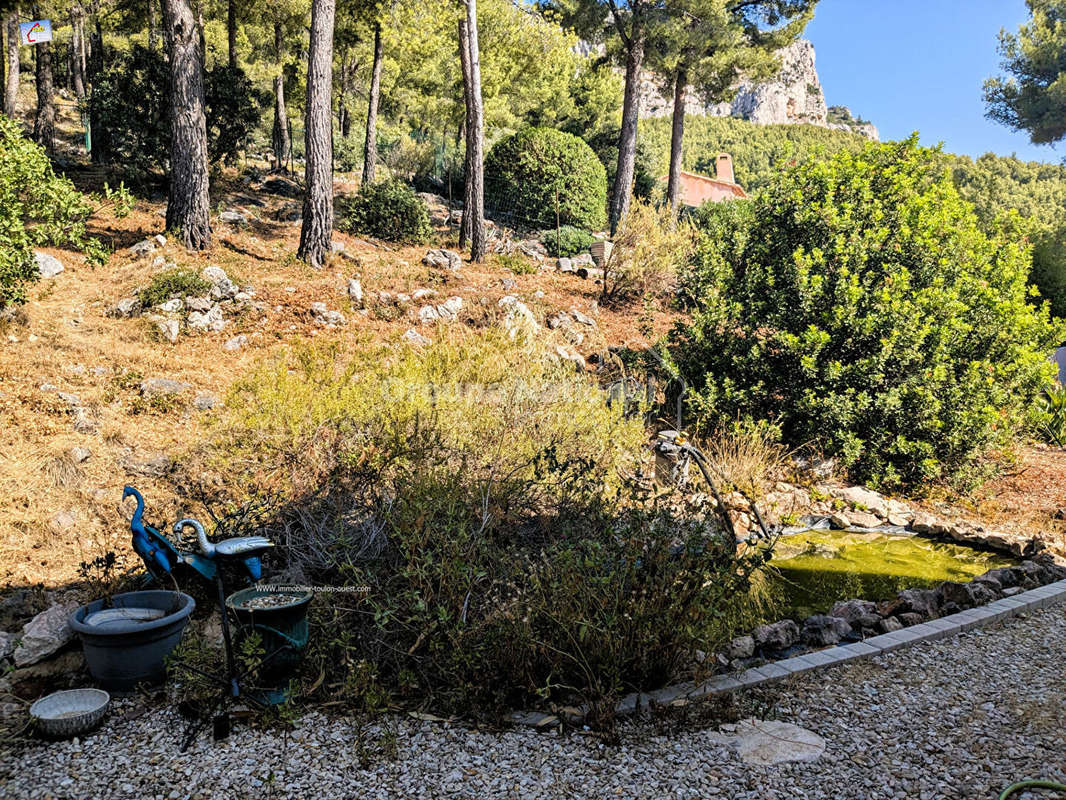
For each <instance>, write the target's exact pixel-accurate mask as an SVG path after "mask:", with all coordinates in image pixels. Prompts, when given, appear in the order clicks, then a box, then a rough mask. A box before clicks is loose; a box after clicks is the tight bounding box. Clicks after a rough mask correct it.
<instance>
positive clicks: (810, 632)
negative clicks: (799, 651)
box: [803, 614, 851, 647]
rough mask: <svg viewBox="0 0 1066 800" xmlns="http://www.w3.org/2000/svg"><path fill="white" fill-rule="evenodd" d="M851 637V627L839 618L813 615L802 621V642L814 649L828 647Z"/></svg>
mask: <svg viewBox="0 0 1066 800" xmlns="http://www.w3.org/2000/svg"><path fill="white" fill-rule="evenodd" d="M850 635H851V625H849V624H848V623H847V621H846V620H843V619H841V618H840V617H830V616H828V615H826V614H815V615H814V616H812V617H808V618H807V619H805V620H804V621H803V641H804V642H806V643H807V644H809V645H813V646H815V647H828V646H829V645H834V644H837V643H838V642H839V641H840V640H841V639H843V638H844V637H846V636H850Z"/></svg>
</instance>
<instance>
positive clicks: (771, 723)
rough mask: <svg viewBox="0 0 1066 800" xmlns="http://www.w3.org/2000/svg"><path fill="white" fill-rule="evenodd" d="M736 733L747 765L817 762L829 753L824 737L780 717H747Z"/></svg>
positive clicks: (766, 765) (738, 749)
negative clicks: (767, 718)
mask: <svg viewBox="0 0 1066 800" xmlns="http://www.w3.org/2000/svg"><path fill="white" fill-rule="evenodd" d="M736 736H737V738H736V742H735V747H736V749H737V754H738V755H739V756H740V758H741V760H742V761H743V762H744V763H745V764H752V765H755V766H761V767H768V766H771V765H773V764H781V763H783V762H786V761H814V760H815V759H817V758H818V757H820V756H821V755H822V754H823V753H824V752H825V739H823V738H822V737H821V736H819V735H818V734H816V733H814V732H813V731H809V730H807V729H806V728H801V727H799V726H798V725H793V724H791V723H788V722H780V721H778V720H760V719H746V720H743V721H742V722H740V723H738V724H737V728H736Z"/></svg>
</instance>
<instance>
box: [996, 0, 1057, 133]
mask: <svg viewBox="0 0 1066 800" xmlns="http://www.w3.org/2000/svg"><path fill="white" fill-rule="evenodd" d="M1026 5H1027V6H1029V15H1030V20H1029V22H1028V24H1026V25H1022V26H1021V27H1020V28H1019V29H1018V33H1017V34H1014V33H1010V32H1009V31H1007V30H1002V31H1000V34H999V54H1000V55H1001V56H1003V69H1005V70H1006V71H1007V73H1008V76H1009V77H1006V78H999V77H997V78H989V79H988V80H987V81H985V87H984V96H985V103H986V104H987V106H988V111H987V116H988V117H989V119H993V120H995V121H996V122H1001V123H1003V124H1004V125H1008V126H1010V127H1011V128H1013V129H1014V130H1016V131H1027V132H1028V133H1029V138H1030V140H1031V141H1032V142H1033V143H1034V144H1047V143H1051V142H1058V141H1061V140H1062V139H1063V138H1066V0H1026Z"/></svg>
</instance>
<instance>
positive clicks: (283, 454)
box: [189, 329, 758, 717]
mask: <svg viewBox="0 0 1066 800" xmlns="http://www.w3.org/2000/svg"><path fill="white" fill-rule="evenodd" d="M453 335H454V336H455V338H451V339H449V338H447V337H446V335H445V334H444V332H443V331H442V332H441V336H444V337H445V338H443V339H440V338H438V340H437V341H435V342H434V343H433V344H431V345H427V346H424V347H422V348H419V349H417V350H415V349H412V348H407V347H401V348H396V347H395V346H391V347H390V346H382V347H381V348H380V349H378V350H374V349H367V350H364V351H360V352H357V353H354V354H346V359H345V360H342V359H341V358H340V357H339V356H338V355H337V354H336V353H335V352H329V351H299V352H297V353H295V354H293V355H291V356H290V357H288V358H285V359H283V360H282V361H280V362H279V363H276V364H272V365H268V366H265V367H262V368H260V369H259V370H258V371H257V372H255V373H253V374H252V375H250V376H248V377H247V378H245V379H243V380H241V381H239V382H238V383H237V384H236V386H235V388H234V390H233V392H232V394H231V396H230V397H229V398H228V399H227V404H226V411H225V415H226V419H225V425H224V426H221V427H220V428H219V438H218V441H217V444H216V445H215V447H214V449H213V450H209V451H208V452H207V454H206V455H207V457H206V459H204V460H203V462H202V463H198V461H197V460H196V459H192V460H190V462H189V466H190V468H191V469H193V470H194V471H195V472H197V473H201V472H203V473H204V474H207V475H218V476H219V477H220V480H221V481H222V482H223V485H225V486H229V487H232V490H233V494H234V496H237V495H239V494H240V493H241V492H243V491H244V490H245V487H249V486H250V487H255V488H256V489H257V490H258V491H261V492H264V493H266V492H270V493H271V494H272V495H273V496H276V497H279V499H280V502H281V503H282V506H281V507H280V508H279V511H278V516H277V519H276V521H275V522H274V523H273V526H272V528H271V529H269V530H268V533H269V535H271V536H272V537H273V538H274V539H275V540H276V541H277V542H278V543H279V545H280V548H279V549H280V550H281V552H282V554H283V555H285V557H286V558H287V559H288V561H289V563H290V564H292V565H296V566H300V567H301V568H302V569H303V570H305V571H306V573H307V575H308V577H309V578H310V579H312V580H314V581H315V582H316V583H324V584H329V585H338V584H339V585H344V586H349V587H359V586H366V587H370V591H369V592H368V593H366V594H358V595H350V594H344V593H337V594H334V595H332V596H331V597H326V596H324V595H323V596H321V598H320V600H318V601H316V603H315V605H316V607H317V608H316V609H315V616H314V617H313V619H312V624H313V626H314V630H313V631H312V636H311V640H312V646H311V647H312V650H311V652H310V653H309V655H308V660H307V676H308V680H309V681H315V680H316V679H317V678H318V677H319V674H320V673H324V675H325V678H324V680H320V681H318V682H317V685H318V686H321V687H329V688H328V690H327V689H324V688H323V689H322V690H321V691H323V692H325V691H328V694H329V697H330V698H331V699H333V700H343V701H346V702H348V703H350V704H352V705H354V706H364V707H374V706H377V705H379V704H380V703H381V702H382V698H383V697H387V698H388V699H389V700H391V701H392V702H410V703H417V704H419V705H422V706H424V704H425V702H426V701H427V700H428V701H430V702H431V703H432V707H434V708H436V709H441V710H459V711H461V712H463V713H465V714H470V715H473V716H478V717H481V716H486V715H489V714H492V713H496V712H499V711H503V710H506V709H508V708H514V707H523V706H528V705H529V704H530V703H533V702H537V700H538V699H540V698H547V699H552V700H554V699H559V700H568V701H572V702H576V701H577V700H580V699H589V700H593V701H604V700H605V699H607V698H612V697H617V696H618V695H619V694H620V693H622V692H624V691H626V690H628V689H629V688H631V687H634V686H642V687H649V686H654V685H658V684H661V683H663V682H664V681H666V680H669V679H670V678H672V677H673V676H675V675H676V673H677V671H678V668H679V666H680V665H681V664H688V663H691V658H692V656H693V655H694V652H695V650H696V649H697V648H699V649H704V650H709V649H710V647H711V644H712V643H713V641H717V640H719V639H721V638H723V637H725V636H727V635H728V633H729V631H728V629H727V626H724V625H723V624H722V619H723V617H722V613H723V612H724V611H725V609H726V607H727V606H728V605H729V604H730V603H732V602H733V601H734V593H736V592H740V591H741V590H742V588H743V584H744V582H745V581H746V579H747V576H748V574H749V573H750V571H751V569H753V568H754V566H755V565H756V562H757V560H758V558H756V557H755V556H752V557H751V558H742V559H738V558H737V555H736V546H735V542H734V541H733V540H732V539H729V538H728V537H727V538H723V537H722V536H720V535H719V533H718V532H717V531H716V530H715V529H714V528H711V527H709V526H706V525H703V524H701V523H698V522H696V521H695V520H696V519H697V517H695V516H687V517H685V518H673V517H671V516H670V515H668V514H666V513H665V512H661V511H658V510H657V509H656V508H655V507H653V506H648V507H645V506H642V505H641V504H640V503H633V502H630V501H629V500H628V499H627V498H629V497H630V494H629V492H628V487H629V485H630V478H629V476H630V475H631V474H632V473H633V471H634V469H635V468H636V467H637V466H638V463H639V462H640V461H641V460H642V459H643V458H644V455H643V453H644V448H643V444H644V441H645V432H644V429H643V425H642V424H641V422H640V421H639V420H638V419H635V418H628V417H626V416H624V415H623V414H622V413H621V411H620V410H619V409H617V408H616V409H614V410H612V409H610V408H609V407H608V406H607V404H606V403H605V402H604V397H603V395H602V392H601V391H600V389H599V388H598V387H597V386H595V385H594V384H593V383H591V382H590V381H589V380H588V379H587V378H586V377H584V376H581V375H578V374H577V373H575V372H574V370H573V369H572V368H571V367H569V366H568V365H566V364H561V363H558V362H557V360H556V359H554V358H553V353H552V351H551V350H550V348H546V347H545V346H544V345H542V344H539V343H536V342H533V341H523V342H521V343H518V344H516V343H515V342H514V341H512V340H511V339H510V338H509V337H508V336H507V335H506V334H505V333H503V332H502V331H498V330H495V329H490V330H488V331H485V332H483V333H480V334H465V335H464V334H453ZM348 358H350V359H351V360H347V359H348ZM223 431H224V433H223ZM682 545H686V546H682ZM679 546H680V547H679Z"/></svg>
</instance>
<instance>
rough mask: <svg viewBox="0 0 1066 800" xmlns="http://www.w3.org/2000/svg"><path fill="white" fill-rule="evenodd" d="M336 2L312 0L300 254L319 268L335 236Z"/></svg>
mask: <svg viewBox="0 0 1066 800" xmlns="http://www.w3.org/2000/svg"><path fill="white" fill-rule="evenodd" d="M335 12H336V2H335V0H312V2H311V43H310V48H309V50H308V55H307V111H306V114H305V121H304V158H305V160H306V167H305V172H304V184H305V188H304V219H303V226H302V227H301V228H300V249H299V251H298V252H297V255H298V256H299V257H300V258H301V259H303V260H304V261H306V262H307V263H308V264H310V265H311V266H312V267H314V268H316V269H318V268H320V267H322V265H323V264H324V263H325V261H326V256H327V254H328V253H329V250H330V241H331V238H332V236H333V114H332V109H331V108H330V85H331V82H332V78H333V19H334V14H335Z"/></svg>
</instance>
